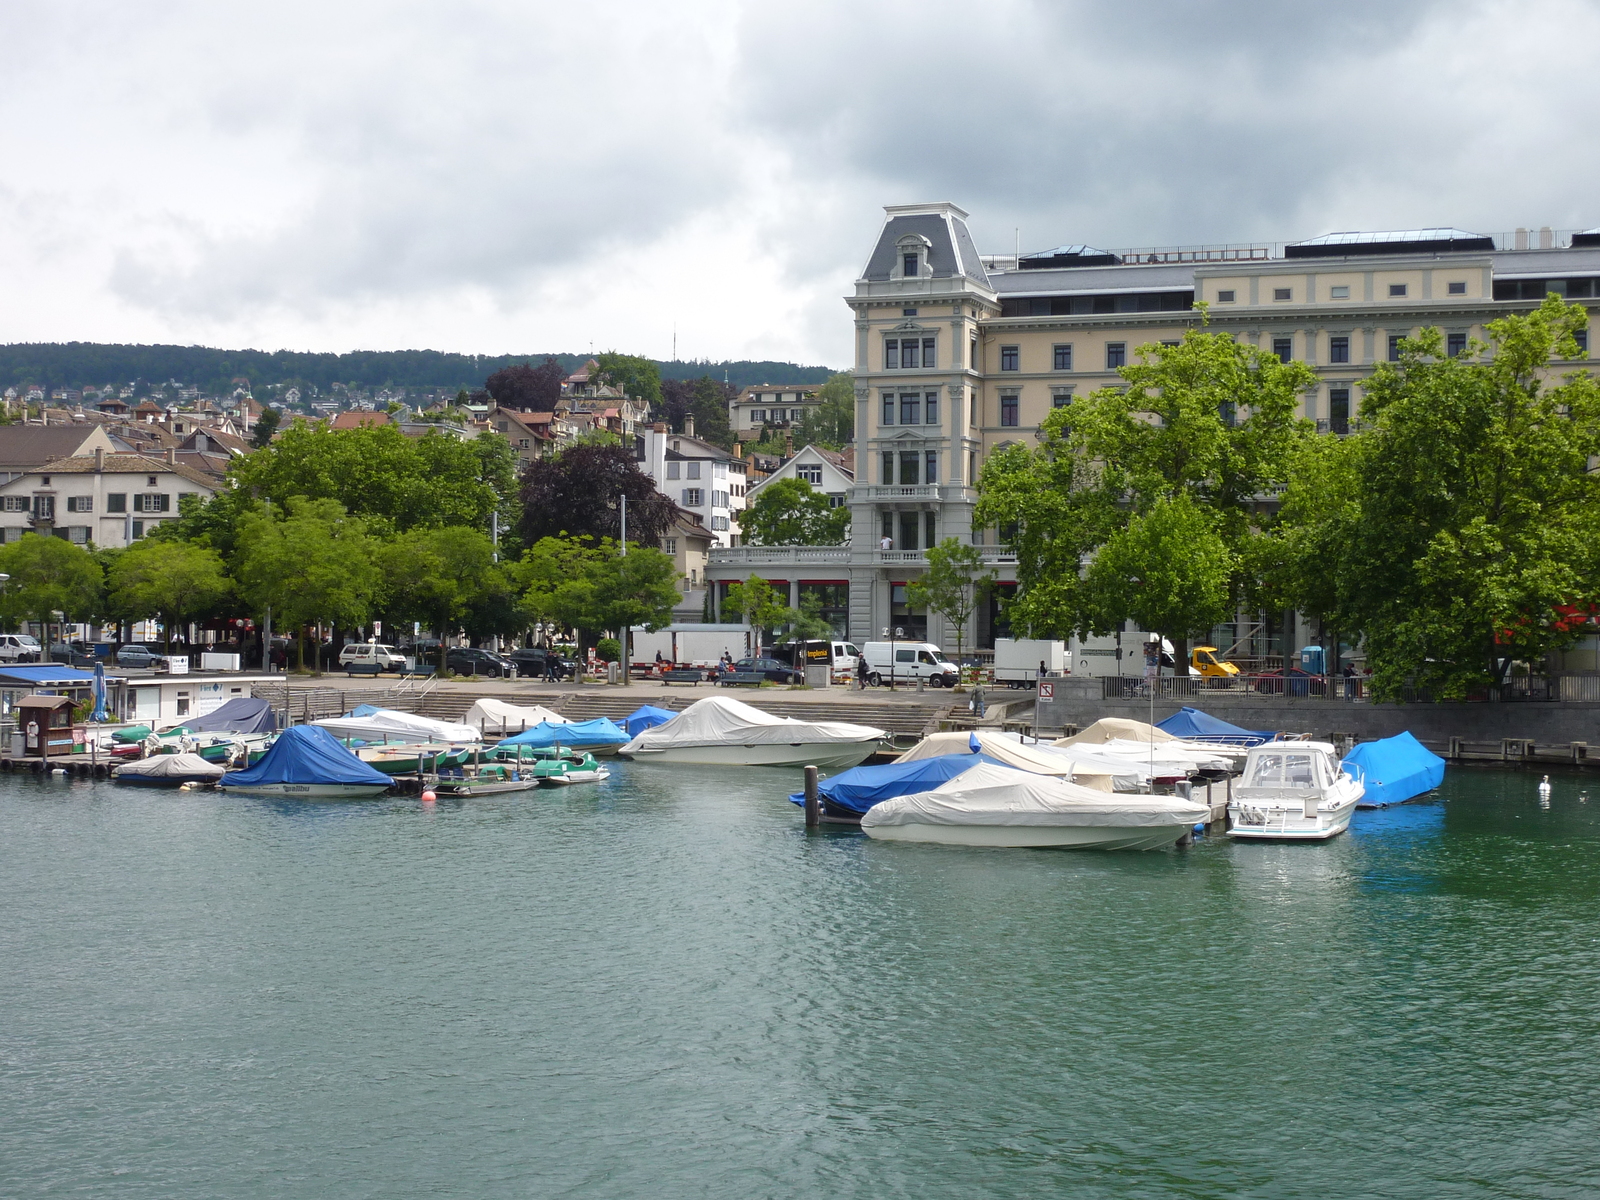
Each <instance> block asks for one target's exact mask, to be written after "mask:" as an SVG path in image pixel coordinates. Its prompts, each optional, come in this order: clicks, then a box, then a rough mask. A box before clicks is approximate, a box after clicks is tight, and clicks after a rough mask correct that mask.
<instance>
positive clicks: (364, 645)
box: [339, 642, 406, 671]
mask: <svg viewBox="0 0 1600 1200" xmlns="http://www.w3.org/2000/svg"><path fill="white" fill-rule="evenodd" d="M339 665H340V666H341V667H348V666H363V667H364V666H376V667H377V668H378V670H380V671H398V670H400V669H402V668H403V667H404V666H405V665H406V656H405V655H404V654H401V653H400V651H398V650H396V649H395V648H394V647H393V646H384V645H381V644H380V643H377V642H351V643H350V644H349V645H348V646H346V647H345V648H344V649H343V650H341V651H339Z"/></svg>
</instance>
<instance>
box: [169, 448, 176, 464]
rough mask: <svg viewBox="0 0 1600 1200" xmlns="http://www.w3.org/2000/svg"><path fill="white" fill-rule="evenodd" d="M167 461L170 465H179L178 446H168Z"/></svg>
mask: <svg viewBox="0 0 1600 1200" xmlns="http://www.w3.org/2000/svg"><path fill="white" fill-rule="evenodd" d="M167 463H168V465H169V466H177V465H178V448H177V447H176V446H168V447H167Z"/></svg>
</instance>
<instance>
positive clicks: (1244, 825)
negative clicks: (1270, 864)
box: [1228, 742, 1366, 842]
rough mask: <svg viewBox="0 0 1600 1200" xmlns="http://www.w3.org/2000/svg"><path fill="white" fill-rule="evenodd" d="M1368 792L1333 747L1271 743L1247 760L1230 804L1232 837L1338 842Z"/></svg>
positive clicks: (1229, 827)
mask: <svg viewBox="0 0 1600 1200" xmlns="http://www.w3.org/2000/svg"><path fill="white" fill-rule="evenodd" d="M1365 791H1366V788H1365V786H1364V785H1363V783H1362V782H1361V780H1359V779H1355V778H1352V777H1351V776H1350V775H1347V774H1345V772H1343V771H1341V770H1340V769H1339V758H1338V755H1337V754H1336V753H1335V751H1334V748H1333V747H1332V746H1330V745H1329V744H1328V743H1327V742H1268V743H1267V744H1266V745H1264V746H1255V747H1252V748H1251V750H1250V753H1249V755H1248V756H1247V757H1246V758H1245V764H1244V773H1243V774H1242V775H1241V776H1240V777H1239V781H1238V783H1236V784H1235V785H1234V788H1233V799H1232V800H1231V801H1230V802H1229V804H1228V836H1229V837H1234V838H1254V839H1258V840H1270V841H1293V842H1320V841H1326V840H1327V839H1329V838H1332V837H1337V836H1338V835H1339V834H1341V833H1343V832H1344V831H1345V830H1346V829H1347V828H1349V825H1350V817H1351V814H1353V813H1354V812H1355V810H1356V805H1357V803H1359V802H1360V800H1361V797H1362V795H1363V794H1364V792H1365Z"/></svg>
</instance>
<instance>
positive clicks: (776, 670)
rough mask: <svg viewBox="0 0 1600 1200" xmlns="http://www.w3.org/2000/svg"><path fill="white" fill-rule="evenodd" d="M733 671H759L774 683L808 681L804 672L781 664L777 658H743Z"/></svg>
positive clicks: (786, 664) (735, 664)
mask: <svg viewBox="0 0 1600 1200" xmlns="http://www.w3.org/2000/svg"><path fill="white" fill-rule="evenodd" d="M733 669H734V670H735V671H739V672H741V673H743V672H750V671H759V672H761V674H763V675H765V676H766V677H767V678H768V679H769V680H771V681H772V682H773V683H804V682H805V681H806V676H805V672H804V671H796V670H795V669H794V667H793V666H791V665H790V664H789V663H786V662H779V661H778V660H777V659H775V658H741V659H740V660H739V661H738V662H736V663H734V664H733Z"/></svg>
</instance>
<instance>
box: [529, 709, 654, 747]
mask: <svg viewBox="0 0 1600 1200" xmlns="http://www.w3.org/2000/svg"><path fill="white" fill-rule="evenodd" d="M674 715H675V714H674ZM628 740H629V738H628V735H627V734H626V733H624V732H622V730H621V728H619V727H618V725H617V723H616V722H615V721H613V720H611V718H609V717H596V718H595V719H594V720H592V721H573V722H572V723H571V724H570V725H552V724H551V723H550V722H549V721H540V722H539V723H538V724H537V725H534V726H532V727H531V728H528V729H524V730H523V731H522V732H521V733H519V734H517V735H516V736H515V737H508V738H506V739H505V740H504V741H503V742H501V743H500V745H502V746H554V745H556V744H557V743H559V744H561V745H563V746H620V745H622V744H623V743H625V742H627V741H628Z"/></svg>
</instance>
